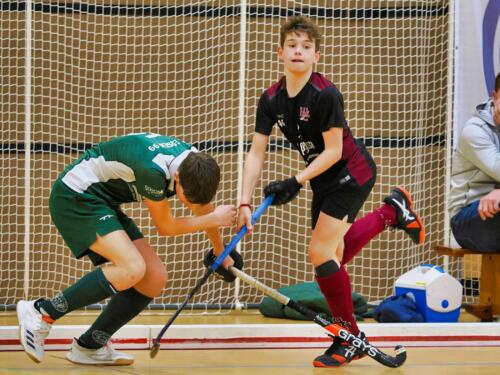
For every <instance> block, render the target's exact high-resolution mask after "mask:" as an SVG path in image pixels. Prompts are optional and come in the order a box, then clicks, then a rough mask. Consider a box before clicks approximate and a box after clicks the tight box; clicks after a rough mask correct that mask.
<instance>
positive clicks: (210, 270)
mask: <svg viewBox="0 0 500 375" xmlns="http://www.w3.org/2000/svg"><path fill="white" fill-rule="evenodd" d="M273 199H274V194H270V195H268V196H267V197H266V199H264V201H263V202H262V203H261V204H260V206H259V207H257V209H256V210H255V212H254V213H253V214H252V224H255V222H256V221H257V219H258V218H259V217H260V216H261V215H262V214H263V213H264V211H265V210H266V209H267V208H268V207H269V205H270V204H271V203H272V202H273ZM247 231H248V229H247V227H246V225H244V226H243V227H242V228H241V229H240V230H239V231H238V233H237V234H236V235H235V236H234V237H233V239H232V240H231V242H229V244H227V246H226V247H225V248H224V251H222V253H221V254H220V255H219V256H218V257H217V259H215V261H214V263H213V264H212V265H211V266H210V268H208V269H207V271H206V272H205V274H204V275H203V277H202V278H201V279H199V280H198V282H197V283H196V285H195V287H194V288H193V290H191V292H189V294H188V295H187V296H186V299H185V300H184V302H182V304H181V305H180V306H179V307H178V308H177V310H176V311H175V313H174V315H172V316H171V317H170V319H169V321H168V322H167V324H165V325H164V326H163V328H162V329H161V331H160V333H158V336H156V339H155V341H154V343H153V346H152V347H151V351H150V352H149V356H150V357H151V358H154V357H155V356H156V354H157V353H158V351H159V350H160V341H161V338H162V337H163V335H164V334H165V331H166V330H167V329H168V327H170V326H171V325H172V323H173V322H174V320H175V319H176V318H177V316H178V315H179V314H180V312H181V311H182V310H183V309H184V307H186V305H187V303H188V302H189V300H190V299H191V298H192V297H193V296H194V295H195V294H196V292H198V290H200V288H201V287H202V286H203V284H205V282H206V281H207V280H208V278H209V277H210V275H211V274H212V273H214V272H215V270H216V269H217V268H219V266H220V265H221V264H222V261H223V260H224V258H225V257H226V256H228V255H229V253H230V252H231V251H233V249H234V248H235V247H236V244H237V243H238V242H240V240H241V239H242V238H243V236H244V235H245V233H246V232H247Z"/></svg>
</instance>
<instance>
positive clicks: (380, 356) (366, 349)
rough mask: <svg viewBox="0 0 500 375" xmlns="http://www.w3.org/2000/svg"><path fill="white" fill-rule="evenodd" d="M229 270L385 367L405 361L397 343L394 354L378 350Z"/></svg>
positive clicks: (236, 271)
mask: <svg viewBox="0 0 500 375" xmlns="http://www.w3.org/2000/svg"><path fill="white" fill-rule="evenodd" d="M229 271H231V272H232V273H233V275H234V276H236V277H237V278H239V279H240V280H242V281H243V282H245V283H246V284H249V285H251V286H253V287H255V288H257V289H258V290H260V291H261V292H263V293H264V294H265V295H267V296H269V297H271V298H273V299H275V300H276V301H278V302H280V303H281V304H283V305H285V306H287V307H290V308H292V309H294V310H295V311H298V312H299V313H301V314H302V315H304V316H305V317H306V318H308V319H310V320H312V321H313V322H315V323H317V324H319V325H320V326H321V327H323V328H324V329H326V330H327V331H328V332H330V333H331V334H333V335H334V336H338V337H340V338H341V339H343V340H344V341H346V342H348V343H349V344H350V345H352V346H354V347H355V348H357V349H359V350H360V351H362V352H363V353H364V354H366V355H368V356H369V357H371V358H373V359H374V360H376V361H377V362H379V363H381V364H383V365H384V366H387V367H399V366H401V365H402V364H403V363H404V362H405V361H406V349H405V348H404V347H403V346H401V345H397V346H396V347H395V348H394V350H395V353H396V356H395V357H393V356H390V355H388V354H386V353H384V352H382V351H380V350H379V349H378V348H376V347H375V346H373V345H371V344H370V343H368V341H366V340H363V339H360V338H359V337H357V336H355V335H353V334H352V333H350V332H349V331H347V330H346V329H344V328H343V327H341V326H340V325H338V324H335V323H333V322H332V321H330V320H329V319H326V318H324V317H322V316H320V315H319V314H318V313H316V312H315V311H313V310H311V309H310V308H308V307H307V306H304V305H302V304H300V303H299V302H297V301H294V300H293V299H291V298H289V297H287V296H285V295H284V294H281V293H280V292H278V291H277V290H275V289H272V288H270V287H268V286H266V285H264V284H262V283H261V282H260V281H258V280H256V279H255V278H253V277H252V276H250V275H247V274H246V273H244V272H243V271H240V270H239V269H237V268H234V267H229Z"/></svg>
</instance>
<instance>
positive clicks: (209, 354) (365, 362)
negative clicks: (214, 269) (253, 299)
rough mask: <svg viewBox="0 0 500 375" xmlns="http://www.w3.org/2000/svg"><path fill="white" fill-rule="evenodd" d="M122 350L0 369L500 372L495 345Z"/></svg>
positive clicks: (175, 374) (269, 374)
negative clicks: (349, 357)
mask: <svg viewBox="0 0 500 375" xmlns="http://www.w3.org/2000/svg"><path fill="white" fill-rule="evenodd" d="M128 353H130V354H132V355H134V356H135V359H136V360H135V364H134V365H132V366H126V367H93V366H77V365H74V364H71V363H69V362H67V361H66V360H65V359H64V355H65V353H64V352H48V353H46V358H45V360H44V361H43V363H41V364H36V363H34V362H32V361H31V360H30V359H28V357H27V356H26V355H25V354H24V353H23V352H3V353H0V374H23V375H27V374H64V375H72V374H78V375H87V374H111V375H113V374H116V375H124V374H127V375H133V374H137V375H142V374H151V375H152V374H155V375H156V374H172V375H184V374H199V375H215V374H217V375H219V374H220V375H226V374H235V375H236V374H237V375H250V374H251V375H306V374H315V375H320V374H321V375H322V374H330V373H335V374H363V375H372V374H402V375H403V374H408V375H448V374H449V375H467V374H470V375H478V374H481V375H498V374H500V348H409V349H408V360H407V361H406V363H405V364H404V365H403V366H402V367H400V368H398V369H389V368H386V367H383V366H382V365H380V364H378V363H377V362H375V361H373V360H372V359H370V358H364V359H362V360H360V361H355V362H353V363H351V364H349V365H348V366H344V367H342V368H340V369H315V368H313V367H312V365H311V360H312V359H313V358H314V357H315V356H316V355H318V349H279V350H278V349H236V350H196V351H194V350H163V351H160V353H158V355H157V356H156V358H154V359H150V358H149V352H148V351H145V350H140V351H129V352H128Z"/></svg>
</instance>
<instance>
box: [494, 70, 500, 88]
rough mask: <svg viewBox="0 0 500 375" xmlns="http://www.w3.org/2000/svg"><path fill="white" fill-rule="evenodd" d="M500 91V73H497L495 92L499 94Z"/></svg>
mask: <svg viewBox="0 0 500 375" xmlns="http://www.w3.org/2000/svg"><path fill="white" fill-rule="evenodd" d="M499 90H500V72H498V73H497V76H496V78H495V91H496V92H498V91H499Z"/></svg>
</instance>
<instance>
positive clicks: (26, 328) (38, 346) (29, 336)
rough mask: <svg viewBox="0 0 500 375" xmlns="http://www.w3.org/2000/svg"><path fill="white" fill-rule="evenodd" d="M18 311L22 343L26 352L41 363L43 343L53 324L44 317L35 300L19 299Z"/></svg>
mask: <svg viewBox="0 0 500 375" xmlns="http://www.w3.org/2000/svg"><path fill="white" fill-rule="evenodd" d="M16 311H17V320H18V321H19V340H20V341H21V345H22V346H23V349H24V351H25V352H26V354H27V355H28V356H29V357H30V358H31V359H32V360H33V361H35V362H37V363H39V362H41V361H42V359H43V353H44V350H43V343H44V341H45V338H46V337H47V336H48V335H49V332H50V329H51V328H52V324H49V323H47V322H45V321H44V320H43V319H42V314H40V312H39V311H38V310H37V309H36V308H35V301H19V302H18V303H17V307H16Z"/></svg>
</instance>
